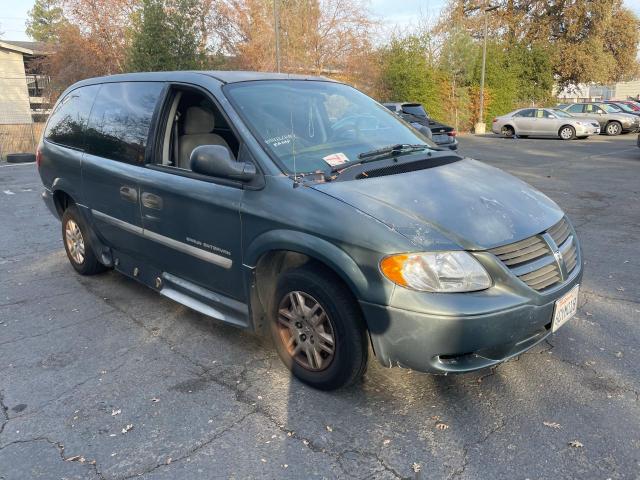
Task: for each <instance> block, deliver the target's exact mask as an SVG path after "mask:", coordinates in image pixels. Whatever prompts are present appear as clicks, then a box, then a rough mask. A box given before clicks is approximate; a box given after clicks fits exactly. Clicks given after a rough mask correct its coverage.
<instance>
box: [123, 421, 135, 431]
mask: <svg viewBox="0 0 640 480" xmlns="http://www.w3.org/2000/svg"><path fill="white" fill-rule="evenodd" d="M131 430H133V424H132V423H130V424H129V425H127V426H126V427H124V428H123V429H122V433H127V432H130V431H131Z"/></svg>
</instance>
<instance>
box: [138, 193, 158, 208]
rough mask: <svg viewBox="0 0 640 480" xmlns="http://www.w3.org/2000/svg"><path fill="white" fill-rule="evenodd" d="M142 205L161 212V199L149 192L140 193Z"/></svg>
mask: <svg viewBox="0 0 640 480" xmlns="http://www.w3.org/2000/svg"><path fill="white" fill-rule="evenodd" d="M141 198H142V205H143V206H144V207H146V208H152V209H153V210H162V197H159V196H158V195H155V194H153V193H149V192H142V196H141Z"/></svg>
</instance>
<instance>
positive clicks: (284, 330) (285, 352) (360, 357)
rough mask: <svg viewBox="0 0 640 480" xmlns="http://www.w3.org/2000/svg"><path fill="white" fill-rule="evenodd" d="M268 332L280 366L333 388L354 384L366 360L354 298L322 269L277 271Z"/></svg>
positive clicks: (308, 381)
mask: <svg viewBox="0 0 640 480" xmlns="http://www.w3.org/2000/svg"><path fill="white" fill-rule="evenodd" d="M274 300H275V301H274V302H273V310H272V312H271V321H270V330H271V336H272V338H273V341H274V343H275V346H276V349H277V351H278V354H279V355H280V358H281V359H282V361H283V362H284V364H285V365H286V366H287V368H289V369H290V370H291V372H292V373H293V374H294V375H295V376H296V377H297V378H298V379H300V380H301V381H303V382H304V383H306V384H308V385H310V386H312V387H315V388H318V389H321V390H333V389H336V388H340V387H344V386H347V385H350V384H352V383H354V382H356V381H357V380H358V379H359V378H360V377H361V376H362V375H363V373H364V371H365V369H366V365H367V360H368V346H367V337H366V330H365V328H364V322H363V321H362V315H361V314H360V310H359V308H358V305H357V304H356V301H355V299H354V298H353V297H352V295H351V293H350V292H349V290H348V289H347V288H346V287H345V285H344V284H342V282H340V281H339V280H338V279H336V278H335V277H334V276H333V275H332V274H331V273H330V272H327V271H325V270H324V269H322V267H315V268H313V267H311V266H310V265H305V266H303V267H300V268H297V269H295V270H290V271H287V272H285V273H284V274H282V275H281V276H280V278H279V280H278V286H277V287H276V296H275V299H274Z"/></svg>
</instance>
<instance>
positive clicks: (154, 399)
mask: <svg viewBox="0 0 640 480" xmlns="http://www.w3.org/2000/svg"><path fill="white" fill-rule="evenodd" d="M151 401H152V402H153V403H158V402H159V401H160V399H159V398H156V397H153V398H152V399H151Z"/></svg>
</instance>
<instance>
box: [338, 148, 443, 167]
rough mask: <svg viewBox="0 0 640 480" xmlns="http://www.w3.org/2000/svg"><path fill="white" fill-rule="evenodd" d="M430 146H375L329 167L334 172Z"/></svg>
mask: <svg viewBox="0 0 640 480" xmlns="http://www.w3.org/2000/svg"><path fill="white" fill-rule="evenodd" d="M430 148H431V147H429V145H424V144H416V145H411V144H408V143H397V144H395V145H389V146H387V147H382V148H377V149H375V150H370V151H368V152H363V153H361V154H359V155H358V160H354V161H352V162H347V163H343V164H341V165H336V166H335V167H333V168H332V169H331V172H332V173H335V172H339V171H340V170H344V169H345V168H349V167H352V166H354V165H362V164H363V163H367V162H374V161H376V160H380V159H381V158H386V157H395V156H396V155H403V154H405V153H411V152H419V151H421V150H427V149H430Z"/></svg>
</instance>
